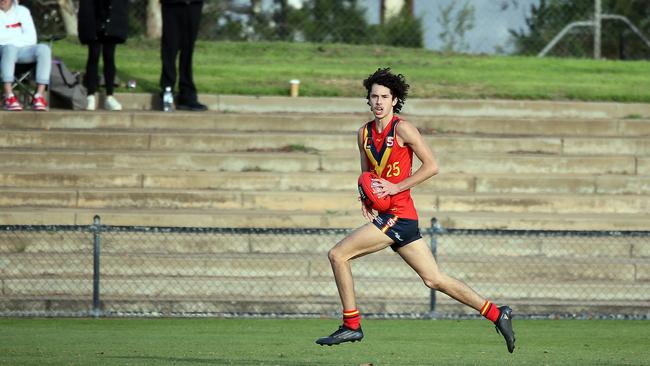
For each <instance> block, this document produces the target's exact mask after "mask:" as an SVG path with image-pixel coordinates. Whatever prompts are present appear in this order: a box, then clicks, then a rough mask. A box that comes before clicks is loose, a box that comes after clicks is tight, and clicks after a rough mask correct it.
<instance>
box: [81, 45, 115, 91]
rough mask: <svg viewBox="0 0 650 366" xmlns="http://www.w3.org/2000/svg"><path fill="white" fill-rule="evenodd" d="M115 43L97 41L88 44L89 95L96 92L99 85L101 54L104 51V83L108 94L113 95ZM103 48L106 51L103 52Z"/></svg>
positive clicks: (87, 78)
mask: <svg viewBox="0 0 650 366" xmlns="http://www.w3.org/2000/svg"><path fill="white" fill-rule="evenodd" d="M115 46H116V44H115V43H101V42H99V41H95V42H92V43H89V44H88V59H87V60H86V77H85V79H86V80H85V81H86V83H85V84H86V88H88V95H91V94H95V92H96V91H97V86H98V85H99V75H98V74H99V72H98V70H99V54H100V53H102V56H103V57H102V61H103V62H104V84H105V85H106V94H107V95H113V86H114V84H115ZM102 50H103V51H104V52H102Z"/></svg>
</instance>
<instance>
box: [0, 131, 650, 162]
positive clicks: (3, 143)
mask: <svg viewBox="0 0 650 366" xmlns="http://www.w3.org/2000/svg"><path fill="white" fill-rule="evenodd" d="M254 136H255V137H254V138H251V133H240V132H221V133H217V132H203V133H194V134H190V133H181V132H173V133H162V132H153V133H137V132H129V133H126V132H111V133H110V134H107V133H106V132H100V131H93V132H88V131H41V130H35V131H25V130H9V131H5V132H4V133H3V134H2V136H0V148H4V149H31V150H50V149H65V150H118V151H119V150H134V151H175V152H238V151H267V152H278V151H283V150H289V151H290V150H298V151H301V150H305V151H341V150H343V151H346V150H349V151H357V149H356V145H355V138H356V137H355V134H354V133H329V134H321V135H319V136H318V137H315V136H314V135H313V134H309V133H304V132H282V133H281V132H257V133H255V135H254ZM425 141H426V142H427V143H428V144H429V145H430V146H431V147H432V149H434V151H436V152H437V153H448V152H463V153H472V152H474V153H502V154H522V153H535V154H549V155H609V156H617V155H637V156H648V155H650V138H638V137H634V138H632V137H627V138H621V137H599V138H578V137H572V138H560V137H546V138H543V137H539V136H530V137H488V136H450V135H436V136H426V135H425Z"/></svg>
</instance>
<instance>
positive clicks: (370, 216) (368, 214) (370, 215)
mask: <svg viewBox="0 0 650 366" xmlns="http://www.w3.org/2000/svg"><path fill="white" fill-rule="evenodd" d="M361 213H362V214H363V217H365V218H366V220H368V221H370V222H372V220H374V219H375V212H374V211H373V210H372V208H370V207H368V206H366V205H364V204H363V202H361Z"/></svg>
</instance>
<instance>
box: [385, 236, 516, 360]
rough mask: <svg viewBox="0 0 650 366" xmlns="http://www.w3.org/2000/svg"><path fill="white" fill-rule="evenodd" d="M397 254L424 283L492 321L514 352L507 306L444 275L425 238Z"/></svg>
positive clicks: (401, 248) (400, 249) (512, 333)
mask: <svg viewBox="0 0 650 366" xmlns="http://www.w3.org/2000/svg"><path fill="white" fill-rule="evenodd" d="M397 253H398V254H399V255H400V256H401V257H402V258H403V259H404V261H405V262H406V263H407V264H408V265H409V266H411V268H413V270H415V272H417V274H418V275H419V276H420V278H421V279H422V281H423V282H424V284H425V285H426V286H427V287H429V288H431V289H434V290H437V291H440V292H443V293H445V294H446V295H448V296H449V297H451V298H453V299H454V300H456V301H459V302H461V303H463V304H465V305H467V306H469V307H471V308H474V309H475V310H476V311H478V312H480V313H481V315H483V316H484V317H486V318H487V319H489V320H491V321H492V322H493V323H494V324H495V325H496V326H497V331H500V332H501V334H502V335H503V336H504V338H505V340H506V345H507V347H508V351H509V352H510V353H512V351H513V350H514V343H515V338H514V332H513V331H512V324H511V313H512V310H511V309H510V308H509V307H507V306H502V307H500V308H499V307H497V306H496V305H495V304H493V303H492V302H490V301H489V300H487V299H485V298H483V297H481V296H480V295H479V294H477V293H476V292H475V291H474V290H473V289H472V288H471V287H469V286H468V285H467V284H465V283H464V282H462V281H459V280H457V279H455V278H453V277H451V276H448V275H446V274H445V273H443V272H441V271H440V270H439V268H438V264H437V263H436V260H435V258H434V257H433V254H432V253H431V250H430V249H429V246H428V245H427V244H426V243H425V242H424V240H423V239H419V240H416V241H414V242H412V243H410V244H408V245H405V246H402V247H400V248H399V249H398V250H397Z"/></svg>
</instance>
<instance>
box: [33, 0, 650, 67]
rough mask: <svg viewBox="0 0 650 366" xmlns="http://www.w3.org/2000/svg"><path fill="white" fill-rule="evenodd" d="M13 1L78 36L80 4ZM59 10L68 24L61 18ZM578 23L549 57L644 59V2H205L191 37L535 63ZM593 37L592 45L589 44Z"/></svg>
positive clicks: (150, 28)
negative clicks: (522, 58)
mask: <svg viewBox="0 0 650 366" xmlns="http://www.w3.org/2000/svg"><path fill="white" fill-rule="evenodd" d="M21 2H22V3H24V4H26V5H29V6H30V7H31V8H32V12H33V14H34V17H35V19H36V23H37V27H38V28H39V31H40V32H41V34H45V33H48V34H51V33H61V32H66V29H69V30H68V31H67V32H68V33H70V30H74V29H76V24H68V25H67V27H66V24H65V23H66V22H68V23H70V22H74V16H75V14H74V12H75V11H76V9H77V7H78V0H60V1H58V2H55V1H37V0H21ZM129 4H130V25H129V31H130V35H131V37H141V36H149V37H157V36H159V34H160V19H159V15H158V17H156V14H158V13H157V9H159V4H158V1H157V0H149V1H144V0H131V1H130V3H129ZM598 7H600V11H599V12H598V11H597V9H598ZM66 9H67V10H66ZM66 11H67V12H68V13H69V15H72V17H67V18H66V16H64V13H65V12H66ZM595 20H598V22H597V24H599V26H598V27H596V26H595V24H596V23H595V22H594V21H595ZM576 22H577V24H576V25H575V26H570V27H569V29H566V33H565V34H564V35H563V36H562V37H561V39H559V40H558V41H557V43H556V44H555V45H554V46H553V48H552V49H551V50H549V52H548V53H547V54H548V55H549V56H560V57H587V58H590V57H593V56H594V54H595V53H594V52H595V51H594V47H595V46H597V45H596V44H595V42H596V43H597V42H599V43H600V47H599V52H598V55H600V56H602V57H605V58H609V59H647V58H648V57H649V56H650V42H648V37H650V7H648V6H647V1H645V0H499V1H482V0H464V1H453V0H437V1H430V0H205V2H204V7H203V17H202V22H201V29H200V35H199V37H200V38H201V39H204V40H215V41H286V42H303V41H307V42H341V43H351V44H376V45H391V46H399V47H423V48H427V49H430V50H436V51H442V52H463V53H487V54H522V55H538V54H540V52H541V51H542V50H544V48H545V47H547V46H548V45H549V44H550V43H551V42H552V41H553V40H554V38H555V37H556V36H557V35H558V34H560V33H561V32H562V31H563V30H565V28H566V27H567V26H569V25H572V24H574V23H576ZM634 28H636V30H635V29H634ZM596 32H597V33H598V34H600V37H594V35H595V33H596ZM644 37H645V39H644ZM596 39H598V41H596Z"/></svg>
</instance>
